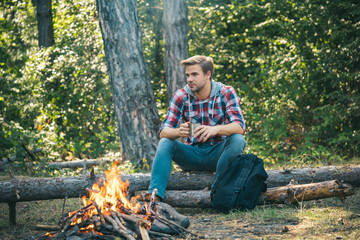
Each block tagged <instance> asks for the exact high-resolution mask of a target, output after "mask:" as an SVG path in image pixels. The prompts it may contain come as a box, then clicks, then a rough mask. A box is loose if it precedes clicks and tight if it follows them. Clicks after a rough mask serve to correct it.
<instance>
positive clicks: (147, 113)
mask: <svg viewBox="0 0 360 240" xmlns="http://www.w3.org/2000/svg"><path fill="white" fill-rule="evenodd" d="M96 2H97V9H98V13H99V21H100V27H101V33H102V38H103V41H104V49H105V57H106V63H107V67H108V73H109V77H110V85H111V92H112V96H113V101H114V105H115V115H116V119H117V123H118V129H119V135H120V141H121V146H122V153H123V159H128V160H130V161H132V162H133V163H136V164H140V165H143V159H146V160H147V161H148V163H149V164H151V161H152V159H153V157H154V155H155V151H156V146H157V143H158V141H159V139H158V135H157V131H158V129H159V125H160V120H159V116H158V113H157V109H156V105H155V98H154V93H153V89H152V86H151V80H150V74H149V71H148V69H147V66H146V63H145V59H144V56H143V50H142V43H141V32H140V26H139V20H138V15H137V14H138V10H137V6H136V1H135V0H118V1H114V0H97V1H96Z"/></svg>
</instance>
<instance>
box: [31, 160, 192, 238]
mask: <svg viewBox="0 0 360 240" xmlns="http://www.w3.org/2000/svg"><path fill="white" fill-rule="evenodd" d="M128 189H129V183H128V182H123V181H122V180H121V179H120V177H119V172H118V170H117V168H116V166H115V165H113V167H112V169H111V170H109V171H108V172H107V173H106V180H105V181H100V182H98V183H95V184H94V185H93V186H92V188H91V189H87V190H88V191H89V198H88V199H87V198H86V196H84V197H83V204H84V207H82V208H81V209H79V210H77V211H72V212H68V213H66V214H63V216H62V217H61V219H60V228H59V231H57V232H55V233H52V234H51V233H47V234H46V236H43V237H40V238H38V239H39V240H45V239H46V240H47V239H53V240H81V239H109V240H110V239H119V237H120V238H121V239H132V240H134V239H151V238H167V239H171V238H172V235H175V234H176V235H177V236H181V237H183V238H185V237H186V236H187V234H192V235H195V234H194V233H191V232H190V231H188V230H187V229H186V228H187V227H189V225H190V222H189V220H188V218H187V217H185V216H183V215H181V214H179V213H177V212H176V210H175V209H173V208H172V207H171V206H170V205H168V204H166V203H159V202H154V197H155V194H156V191H154V192H153V194H152V196H149V199H148V200H149V202H146V201H144V202H139V201H138V198H139V197H133V198H131V199H130V200H129V199H128V198H127V194H128ZM64 205H65V202H64ZM195 236H196V235H195Z"/></svg>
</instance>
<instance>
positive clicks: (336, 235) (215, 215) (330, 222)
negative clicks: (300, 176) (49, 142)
mask: <svg viewBox="0 0 360 240" xmlns="http://www.w3.org/2000/svg"><path fill="white" fill-rule="evenodd" d="M359 199H360V189H357V190H356V192H355V195H353V196H351V197H349V198H348V199H346V200H345V202H342V201H341V200H340V199H337V198H330V199H322V200H317V201H308V202H302V203H299V204H297V205H291V206H288V205H272V206H268V205H267V206H257V207H256V209H255V210H253V211H245V212H244V211H233V212H230V213H229V214H222V213H219V212H216V211H214V210H212V209H199V208H198V209H184V208H182V209H178V208H177V211H178V212H179V213H181V214H183V215H186V216H188V217H189V219H190V223H191V225H190V227H189V228H188V230H189V231H191V232H192V233H194V234H195V235H190V234H188V235H187V237H186V239H326V240H329V239H354V240H355V239H360V201H359ZM62 204H63V201H61V200H47V201H34V202H23V203H18V204H17V221H18V224H17V225H16V226H11V225H9V222H8V206H7V204H5V203H1V204H0V239H1V240H8V239H9V240H20V239H24V240H25V239H26V240H35V239H36V237H39V236H41V235H44V234H45V231H37V230H35V225H36V224H48V225H56V224H57V222H58V220H59V217H60V214H61V210H62ZM78 205H79V202H78V200H77V199H72V200H71V201H69V202H68V203H67V207H68V209H72V210H73V209H77V207H78ZM174 239H184V237H177V236H174Z"/></svg>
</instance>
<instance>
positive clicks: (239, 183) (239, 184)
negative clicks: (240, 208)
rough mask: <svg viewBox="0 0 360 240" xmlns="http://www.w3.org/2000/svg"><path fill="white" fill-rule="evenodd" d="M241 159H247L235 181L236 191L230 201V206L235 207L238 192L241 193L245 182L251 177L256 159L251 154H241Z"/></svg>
mask: <svg viewBox="0 0 360 240" xmlns="http://www.w3.org/2000/svg"><path fill="white" fill-rule="evenodd" d="M239 160H240V161H245V162H244V167H243V168H242V169H241V171H240V174H239V177H238V178H237V180H236V182H235V186H234V187H235V189H234V190H235V193H236V194H234V195H233V198H232V199H231V202H230V206H231V208H233V207H234V204H235V201H236V198H237V195H238V194H237V193H239V192H240V191H241V189H242V188H243V186H244V184H245V181H246V179H247V178H248V177H249V174H250V172H251V170H252V168H253V166H254V161H253V160H254V159H253V156H251V155H241V157H240V159H239Z"/></svg>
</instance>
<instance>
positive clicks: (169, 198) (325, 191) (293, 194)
mask: <svg viewBox="0 0 360 240" xmlns="http://www.w3.org/2000/svg"><path fill="white" fill-rule="evenodd" d="M145 193H146V192H138V195H144V194H145ZM353 194H354V188H353V187H352V186H351V185H349V184H346V183H340V182H338V181H336V180H333V181H325V182H320V183H311V184H294V185H288V186H284V187H275V188H270V189H268V190H267V191H266V192H265V193H263V194H262V195H260V197H259V199H258V205H262V204H284V203H285V204H294V203H299V202H302V201H310V200H315V199H321V198H330V197H340V198H342V199H343V198H345V197H346V196H349V195H353ZM164 202H165V203H167V204H169V205H171V206H173V207H190V208H193V207H211V199H210V191H209V190H198V191H193V190H187V191H186V190H183V191H178V190H170V191H166V194H165V198H164Z"/></svg>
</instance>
